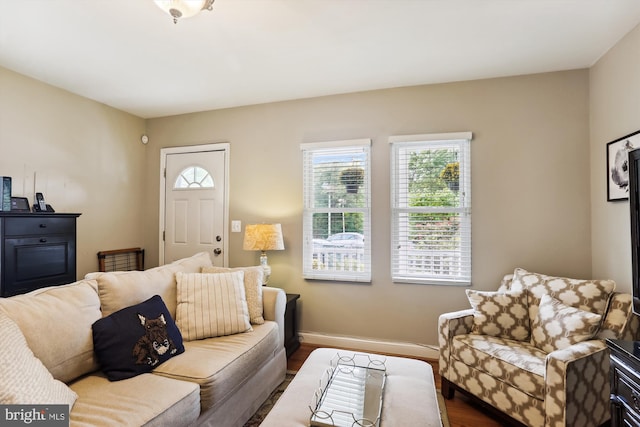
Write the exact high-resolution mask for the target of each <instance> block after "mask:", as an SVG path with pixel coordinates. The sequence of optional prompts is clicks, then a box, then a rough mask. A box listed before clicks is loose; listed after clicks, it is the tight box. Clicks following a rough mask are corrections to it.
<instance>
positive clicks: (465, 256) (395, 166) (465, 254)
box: [389, 132, 473, 286]
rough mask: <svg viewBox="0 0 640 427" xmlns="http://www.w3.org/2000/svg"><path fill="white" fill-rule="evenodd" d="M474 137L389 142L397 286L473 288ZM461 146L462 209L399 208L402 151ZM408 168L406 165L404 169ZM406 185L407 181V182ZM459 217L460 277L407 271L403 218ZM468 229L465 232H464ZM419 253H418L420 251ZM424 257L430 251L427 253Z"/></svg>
mask: <svg viewBox="0 0 640 427" xmlns="http://www.w3.org/2000/svg"><path fill="white" fill-rule="evenodd" d="M472 139H473V134H472V133H471V132H455V133H439V134H421V135H400V136H391V137H390V138H389V144H390V151H391V155H390V158H391V168H390V171H391V174H390V175H391V177H390V178H391V179H390V180H391V193H390V196H391V197H390V207H391V239H390V240H391V258H390V270H391V278H392V281H393V282H394V283H417V284H426V285H448V286H451V285H454V286H456V285H457V286H470V285H471V277H472V276H471V273H472V259H471V238H472V233H471V140H472ZM452 145H455V146H458V149H459V151H458V155H459V158H458V162H459V171H460V172H459V173H460V178H459V185H460V190H459V191H460V192H461V200H460V205H459V206H458V207H436V206H424V207H422V206H421V207H417V206H413V207H409V206H400V196H399V193H400V185H401V181H402V180H401V178H400V176H399V170H400V165H399V162H400V160H399V151H400V150H401V149H403V148H407V147H416V148H418V149H424V150H427V149H429V147H432V148H436V147H438V146H441V147H442V146H452ZM404 166H406V164H405V165H404ZM405 181H406V179H405ZM448 212H452V213H457V214H461V218H462V231H461V232H460V237H461V239H462V240H461V242H460V244H459V245H458V249H457V251H458V252H459V256H460V259H461V260H462V261H461V266H462V267H461V270H463V271H462V272H461V274H459V275H449V276H447V277H445V275H438V274H435V273H433V270H431V272H426V273H412V272H409V271H408V267H404V268H403V267H402V265H405V266H408V262H407V260H406V254H405V255H404V256H405V260H404V264H402V256H403V255H402V253H401V241H400V235H401V234H402V233H404V234H405V235H408V233H409V231H408V226H406V227H404V229H403V230H401V228H402V227H401V226H400V215H401V214H403V213H404V214H407V213H448ZM465 227H466V228H465ZM418 251H419V250H418ZM424 252H425V254H426V253H427V251H426V250H425V251H424Z"/></svg>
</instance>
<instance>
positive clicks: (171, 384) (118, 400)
mask: <svg viewBox="0 0 640 427" xmlns="http://www.w3.org/2000/svg"><path fill="white" fill-rule="evenodd" d="M70 387H71V389H72V390H73V391H75V392H76V393H77V394H78V400H77V401H76V404H75V406H74V407H73V410H72V411H71V414H70V418H71V425H72V426H74V427H96V426H105V427H106V426H118V427H121V426H122V427H125V426H126V427H138V426H154V427H155V426H157V427H166V426H171V427H183V426H190V425H193V423H194V422H195V421H196V420H197V418H198V415H199V413H200V395H199V389H198V386H197V385H196V384H193V383H189V382H185V381H176V380H171V379H169V378H164V377H161V376H159V375H153V374H142V375H138V376H136V377H133V378H129V379H127V380H124V381H115V382H111V381H109V380H108V379H107V378H106V377H105V376H104V375H103V374H102V373H99V372H97V373H95V374H92V375H88V376H86V377H83V378H81V379H79V380H77V381H75V382H74V383H72V384H71V385H70Z"/></svg>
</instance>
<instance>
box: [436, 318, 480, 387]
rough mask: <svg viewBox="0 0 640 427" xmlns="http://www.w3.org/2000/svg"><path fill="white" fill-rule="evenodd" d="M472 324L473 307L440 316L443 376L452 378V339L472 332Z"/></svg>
mask: <svg viewBox="0 0 640 427" xmlns="http://www.w3.org/2000/svg"><path fill="white" fill-rule="evenodd" d="M472 326H473V309H471V308H469V309H466V310H460V311H454V312H451V313H444V314H441V315H440V317H439V318H438V344H439V346H440V357H439V362H438V372H439V373H440V375H441V376H442V377H443V378H446V379H449V378H450V376H449V366H450V353H451V339H452V338H453V337H454V336H456V335H464V334H468V333H470V332H471V327H472Z"/></svg>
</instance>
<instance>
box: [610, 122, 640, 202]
mask: <svg viewBox="0 0 640 427" xmlns="http://www.w3.org/2000/svg"><path fill="white" fill-rule="evenodd" d="M636 148H640V130H639V131H636V132H633V133H630V134H629V135H625V136H623V137H622V138H618V139H616V140H615V141H611V142H610V143H608V144H607V201H609V202H616V201H619V200H627V199H629V151H632V150H635V149H636Z"/></svg>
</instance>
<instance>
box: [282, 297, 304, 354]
mask: <svg viewBox="0 0 640 427" xmlns="http://www.w3.org/2000/svg"><path fill="white" fill-rule="evenodd" d="M298 298H300V295H299V294H287V307H286V309H285V311H284V348H285V349H286V351H287V358H288V357H289V356H291V355H292V354H293V352H294V351H296V350H297V349H298V347H300V339H299V338H298V313H297V312H298V310H297V305H298Z"/></svg>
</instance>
